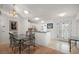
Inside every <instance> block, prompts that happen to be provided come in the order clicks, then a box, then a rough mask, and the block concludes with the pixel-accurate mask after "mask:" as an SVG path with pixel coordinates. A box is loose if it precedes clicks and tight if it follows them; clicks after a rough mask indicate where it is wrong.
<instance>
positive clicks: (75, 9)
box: [0, 4, 79, 21]
mask: <svg viewBox="0 0 79 59" xmlns="http://www.w3.org/2000/svg"><path fill="white" fill-rule="evenodd" d="M0 8H1V9H2V10H5V11H6V12H9V11H10V10H12V5H9V4H8V5H6V4H4V5H0ZM24 10H27V11H29V14H27V15H26V14H24ZM16 11H17V13H18V15H20V16H22V17H26V16H27V17H29V18H30V19H31V20H33V21H34V17H39V18H40V20H49V19H50V20H51V19H56V18H59V16H58V15H59V14H60V13H64V12H65V13H66V15H65V16H64V17H76V16H77V14H78V13H79V4H16Z"/></svg>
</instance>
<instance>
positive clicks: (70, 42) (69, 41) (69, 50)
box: [69, 40, 71, 52]
mask: <svg viewBox="0 0 79 59" xmlns="http://www.w3.org/2000/svg"><path fill="white" fill-rule="evenodd" d="M69 52H71V40H69Z"/></svg>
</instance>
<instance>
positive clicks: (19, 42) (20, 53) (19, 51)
mask: <svg viewBox="0 0 79 59" xmlns="http://www.w3.org/2000/svg"><path fill="white" fill-rule="evenodd" d="M19 54H21V40H20V41H19Z"/></svg>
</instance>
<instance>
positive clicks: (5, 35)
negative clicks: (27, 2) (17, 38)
mask: <svg viewBox="0 0 79 59" xmlns="http://www.w3.org/2000/svg"><path fill="white" fill-rule="evenodd" d="M11 20H12V21H17V22H18V31H17V32H18V34H25V33H26V31H27V29H28V20H27V18H26V19H24V18H12V17H10V16H7V15H5V14H1V15H0V43H9V21H11Z"/></svg>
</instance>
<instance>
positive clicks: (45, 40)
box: [35, 31, 51, 46]
mask: <svg viewBox="0 0 79 59" xmlns="http://www.w3.org/2000/svg"><path fill="white" fill-rule="evenodd" d="M35 38H36V43H37V44H39V45H43V46H48V44H49V42H50V40H51V33H50V32H41V31H39V32H36V33H35Z"/></svg>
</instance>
